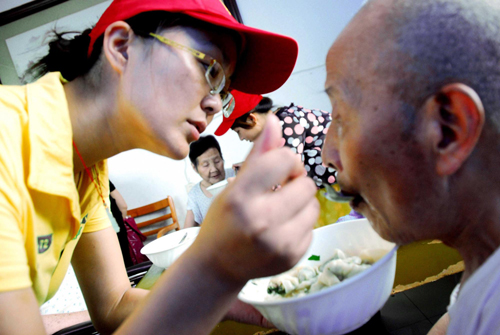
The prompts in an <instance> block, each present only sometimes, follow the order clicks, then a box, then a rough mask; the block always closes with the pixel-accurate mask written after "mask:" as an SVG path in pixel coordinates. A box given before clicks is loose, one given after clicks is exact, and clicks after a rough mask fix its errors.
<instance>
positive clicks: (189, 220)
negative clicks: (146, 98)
mask: <svg viewBox="0 0 500 335" xmlns="http://www.w3.org/2000/svg"><path fill="white" fill-rule="evenodd" d="M189 159H190V160H191V164H192V166H193V169H194V170H195V171H196V172H197V173H198V174H199V175H200V177H201V178H202V181H200V182H199V183H198V184H196V185H195V186H193V188H192V189H191V190H190V191H189V194H188V205H187V214H186V222H185V223H184V228H188V227H193V226H196V225H200V224H201V223H202V221H203V219H204V218H205V215H206V214H207V211H208V208H209V207H210V204H211V203H212V200H213V198H214V197H213V195H212V194H211V193H210V191H207V187H210V186H212V185H214V184H216V183H218V182H220V181H222V180H224V179H226V178H230V177H234V175H235V174H234V171H233V170H232V169H224V159H223V158H222V153H221V150H220V145H219V142H217V140H216V139H215V137H214V136H212V135H208V136H202V137H200V138H199V140H197V141H194V142H192V143H191V144H190V146H189Z"/></svg>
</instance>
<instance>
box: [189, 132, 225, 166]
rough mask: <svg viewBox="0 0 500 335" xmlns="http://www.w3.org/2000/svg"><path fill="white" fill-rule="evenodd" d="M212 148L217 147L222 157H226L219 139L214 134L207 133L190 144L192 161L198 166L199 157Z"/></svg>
mask: <svg viewBox="0 0 500 335" xmlns="http://www.w3.org/2000/svg"><path fill="white" fill-rule="evenodd" d="M211 148H215V149H217V151H218V152H219V155H220V158H222V159H224V158H223V157H222V152H221V150H220V145H219V142H218V141H217V139H216V138H215V137H214V136H213V135H207V136H202V137H200V138H199V139H198V140H197V141H194V142H191V144H190V145H189V159H190V160H191V163H193V164H194V166H196V167H198V157H200V156H201V155H203V154H204V153H205V152H206V151H207V150H208V149H211Z"/></svg>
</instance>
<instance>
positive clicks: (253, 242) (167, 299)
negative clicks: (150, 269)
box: [0, 118, 319, 335]
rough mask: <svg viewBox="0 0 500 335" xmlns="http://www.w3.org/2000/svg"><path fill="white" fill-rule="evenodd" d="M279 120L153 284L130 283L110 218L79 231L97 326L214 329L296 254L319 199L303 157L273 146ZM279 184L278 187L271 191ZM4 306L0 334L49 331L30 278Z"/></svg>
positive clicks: (3, 298)
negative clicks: (243, 294) (254, 285)
mask: <svg viewBox="0 0 500 335" xmlns="http://www.w3.org/2000/svg"><path fill="white" fill-rule="evenodd" d="M279 128H280V126H279V123H278V120H277V119H276V118H273V119H269V121H268V122H267V124H266V128H265V130H264V131H263V134H262V135H261V136H260V139H259V140H258V141H257V143H256V144H255V145H254V148H253V150H252V152H251V153H250V155H249V157H248V159H247V161H246V163H245V164H244V166H243V167H242V170H241V172H240V175H239V177H238V178H236V180H235V181H234V182H233V183H230V184H229V185H228V186H227V187H226V188H225V189H224V191H223V192H222V193H221V194H220V195H219V196H218V197H217V198H216V199H215V201H214V203H213V205H212V206H211V208H210V210H209V211H208V213H207V216H206V218H205V221H204V222H205V223H204V224H203V226H202V229H201V231H200V234H199V235H198V237H197V239H196V240H195V242H194V243H193V244H192V245H191V247H190V248H189V249H188V250H187V251H186V252H185V253H184V254H182V255H181V257H180V258H179V259H178V260H177V261H176V262H174V264H173V265H172V266H171V267H170V268H169V269H168V270H167V271H165V273H164V274H163V275H162V276H161V277H160V279H159V280H158V282H157V283H156V284H155V286H154V287H153V289H152V291H151V293H150V294H148V292H147V291H144V290H140V289H136V288H131V287H130V283H129V280H128V277H127V273H126V271H125V266H124V264H123V259H122V257H121V253H120V248H119V244H118V240H117V237H116V234H115V232H114V231H113V229H112V228H111V227H108V228H106V229H104V230H100V231H97V232H89V233H84V234H82V236H81V238H80V241H79V243H78V245H77V246H76V248H75V251H74V254H73V259H72V264H73V267H74V270H75V274H76V276H77V278H78V282H79V284H80V286H81V289H82V292H83V295H84V297H85V301H86V304H87V307H88V310H89V313H90V316H91V318H92V322H93V324H94V326H95V327H96V328H97V329H98V330H99V332H100V333H102V334H108V333H111V332H112V331H113V330H114V329H116V328H117V327H118V326H119V329H118V330H117V331H116V334H142V335H147V334H176V335H183V334H186V335H188V334H189V335H192V334H209V333H210V332H211V330H212V329H213V328H214V327H215V325H216V324H217V322H219V321H220V320H221V319H222V318H223V317H224V315H225V314H226V313H227V311H228V310H229V309H230V308H231V306H232V305H233V304H234V301H235V300H236V297H237V294H238V292H239V291H240V290H241V288H242V287H243V286H244V284H245V283H246V282H247V281H248V280H249V279H251V278H257V277H266V276H270V275H274V274H277V273H281V272H284V271H286V270H288V269H289V268H291V267H292V266H293V265H295V264H296V263H297V261H298V260H299V259H300V258H301V257H302V256H303V254H304V253H305V251H306V250H307V248H308V246H309V244H310V242H311V239H312V227H313V225H314V223H315V222H316V219H317V217H318V213H319V205H318V202H317V200H316V199H315V198H314V194H315V193H316V189H315V187H314V184H313V183H312V182H311V180H310V179H309V178H306V177H305V176H304V168H303V166H302V163H301V162H300V160H298V158H297V157H296V156H295V155H293V153H292V152H291V151H290V150H289V149H276V148H277V147H278V146H279V141H280V130H279ZM276 184H281V185H282V187H281V189H280V190H279V191H277V192H273V191H271V188H272V186H273V185H276ZM256 208H259V211H255V209H256ZM0 315H1V317H2V320H8V322H0V333H1V334H15V335H17V334H35V335H36V334H44V333H45V332H44V329H43V323H42V320H41V317H40V314H39V311H38V306H37V303H36V299H35V297H34V294H33V291H32V290H31V288H30V289H23V290H18V291H14V292H8V293H1V294H0ZM233 315H234V314H233ZM236 315H241V313H236ZM233 317H234V318H236V316H233ZM26 320H29V321H30V322H26ZM120 324H121V326H120Z"/></svg>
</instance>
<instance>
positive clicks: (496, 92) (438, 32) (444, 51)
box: [370, 0, 500, 132]
mask: <svg viewBox="0 0 500 335" xmlns="http://www.w3.org/2000/svg"><path fill="white" fill-rule="evenodd" d="M370 3H375V1H370ZM384 19H385V22H384V23H383V24H384V25H387V26H388V27H391V28H392V29H391V30H392V33H393V36H392V38H393V41H395V43H396V48H397V49H398V51H399V52H398V53H397V54H398V55H396V56H401V58H400V61H398V62H399V64H398V65H397V66H396V69H397V71H398V73H397V78H398V79H397V80H396V81H394V85H393V87H392V88H391V89H392V90H393V91H394V93H395V95H396V96H398V97H399V98H400V99H401V101H402V102H403V103H404V105H406V106H408V107H409V108H418V107H420V106H421V105H422V104H423V103H424V101H425V100H426V99H427V98H428V97H429V96H431V95H432V94H434V93H435V92H436V91H437V90H439V88H440V87H442V86H444V85H446V84H449V83H452V82H461V83H464V84H466V85H468V86H470V87H471V88H473V89H474V90H475V91H476V92H477V93H478V95H479V97H480V98H481V100H482V102H483V105H484V108H485V111H486V120H487V123H489V124H491V125H492V126H493V127H494V128H495V131H496V132H500V2H499V1H495V0H393V1H392V3H391V6H390V7H389V9H388V13H387V15H386V16H385V18H384ZM387 63H390V62H387ZM393 65H394V64H381V66H380V70H382V71H383V72H389V71H390V73H391V74H392V75H393V76H394V75H396V73H395V72H394V68H393V69H392V71H391V70H390V69H389V67H393ZM409 84H410V85H409Z"/></svg>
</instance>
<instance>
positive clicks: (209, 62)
mask: <svg viewBox="0 0 500 335" xmlns="http://www.w3.org/2000/svg"><path fill="white" fill-rule="evenodd" d="M149 35H150V36H152V37H154V38H155V39H157V40H158V41H160V42H162V43H164V44H166V45H169V46H171V47H174V48H177V49H180V50H184V51H187V52H189V53H190V54H192V55H193V56H194V57H196V58H197V59H199V60H200V61H201V63H202V64H203V65H205V66H206V70H205V79H206V80H207V83H208V86H209V87H210V94H211V95H216V94H220V97H221V100H222V112H223V113H224V116H226V117H229V116H230V115H231V113H232V112H233V110H234V106H235V102H234V97H233V95H232V94H231V93H229V92H228V91H226V90H224V87H225V86H226V74H225V73H224V69H223V68H222V65H221V64H220V63H219V62H217V60H216V59H215V58H213V57H211V56H209V55H207V54H205V53H203V52H201V51H198V50H195V49H193V48H190V47H188V46H185V45H182V44H179V43H177V42H175V41H172V40H170V39H168V38H166V37H163V36H161V35H158V34H155V33H149Z"/></svg>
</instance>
